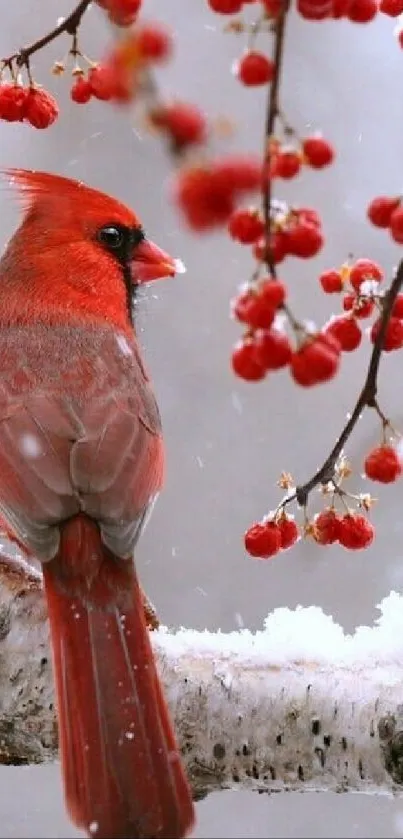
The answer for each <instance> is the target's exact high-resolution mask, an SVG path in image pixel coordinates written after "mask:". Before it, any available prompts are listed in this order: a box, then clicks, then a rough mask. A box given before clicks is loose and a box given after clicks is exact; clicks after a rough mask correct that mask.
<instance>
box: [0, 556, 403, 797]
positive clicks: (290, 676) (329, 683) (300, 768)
mask: <svg viewBox="0 0 403 839" xmlns="http://www.w3.org/2000/svg"><path fill="white" fill-rule="evenodd" d="M0 592H1V597H0V685H1V687H0V762H3V763H13V764H15V763H29V762H41V761H45V760H50V759H53V758H54V757H56V755H57V730H56V724H55V716H54V705H53V701H54V700H53V687H52V675H51V668H50V657H49V648H48V625H47V619H46V610H45V604H44V599H43V597H42V583H41V577H40V575H39V574H38V572H36V571H35V570H33V569H32V568H31V567H30V566H28V565H26V564H25V563H24V562H22V561H19V560H15V559H13V560H11V559H10V558H9V557H6V556H4V555H1V556H0ZM379 608H380V612H381V615H380V617H379V619H378V620H377V621H376V625H375V626H374V627H372V628H369V627H360V628H358V629H357V631H356V632H355V634H354V635H345V634H344V632H343V630H342V628H341V627H340V626H338V625H337V624H336V623H334V621H333V619H332V618H331V617H329V616H327V615H325V614H324V613H323V612H322V610H321V609H320V608H318V607H316V606H311V607H309V608H301V607H299V608H297V609H296V610H295V611H293V610H290V609H286V608H281V609H276V610H275V611H274V612H273V613H272V614H271V615H269V617H268V618H267V619H266V621H265V626H264V629H263V630H262V631H260V632H256V633H252V632H249V631H248V630H241V631H239V632H231V633H221V632H217V633H211V632H207V631H204V632H196V631H194V630H185V629H180V630H179V631H177V632H174V633H171V632H169V631H168V630H167V629H165V628H164V629H160V630H158V631H157V632H154V633H153V635H152V637H153V643H154V648H155V650H156V653H157V655H158V658H159V662H160V666H161V672H162V675H163V679H164V682H165V685H166V689H167V692H168V698H169V702H170V705H171V708H172V711H173V713H174V715H175V720H176V726H177V731H178V735H179V740H180V743H181V747H182V750H183V753H184V756H185V760H186V762H187V766H188V770H189V772H190V776H191V779H192V783H193V786H194V792H195V797H196V798H202V797H203V796H205V795H206V794H207V793H209V792H210V791H213V790H218V789H225V788H230V787H233V786H235V785H237V786H241V787H243V788H249V789H254V790H261V791H266V792H270V791H280V790H286V789H294V790H306V789H314V790H337V791H340V792H347V791H349V790H359V791H362V792H363V791H366V792H375V793H381V792H398V791H400V789H402V787H403V665H402V661H403V597H402V596H400V595H398V594H396V593H393V592H392V593H391V594H390V595H389V597H387V598H386V599H385V600H383V602H382V603H381V604H380V607H379Z"/></svg>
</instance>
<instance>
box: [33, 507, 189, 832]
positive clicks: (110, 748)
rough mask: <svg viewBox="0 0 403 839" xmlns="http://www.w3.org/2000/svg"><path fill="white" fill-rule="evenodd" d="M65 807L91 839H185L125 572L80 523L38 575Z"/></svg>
mask: <svg viewBox="0 0 403 839" xmlns="http://www.w3.org/2000/svg"><path fill="white" fill-rule="evenodd" d="M44 581H45V589H46V595H47V603H48V610H49V619H50V626H51V639H52V647H53V662H54V674H55V683H56V696H57V706H58V722H59V740H60V752H61V761H62V770H63V776H64V788H65V796H66V802H67V807H68V810H69V812H70V815H71V818H72V820H73V821H74V822H75V824H76V825H77V826H78V827H80V828H82V829H84V830H86V831H87V834H88V835H90V836H94V837H97V839H104V837H105V839H129V837H130V839H136V837H138V839H151V838H152V839H182V837H185V836H187V835H188V834H189V832H190V830H191V829H192V826H193V823H194V809H193V802H192V796H191V792H190V788H189V785H188V782H187V778H186V775H185V772H184V769H183V766H182V762H181V758H180V755H179V752H178V747H177V744H176V741H175V736H174V733H173V729H172V724H171V721H170V717H169V712H168V709H167V705H166V702H165V698H164V695H163V691H162V687H161V684H160V682H159V678H158V675H157V670H156V665H155V661H154V657H153V653H152V649H151V645H150V640H149V636H148V630H147V627H146V622H145V617H144V610H143V600H142V594H141V591H140V588H139V584H138V581H137V576H136V572H135V569H134V565H133V563H132V562H130V561H128V560H121V559H118V558H116V557H115V556H114V555H113V554H112V553H111V552H110V551H109V550H108V549H107V548H106V547H105V546H104V545H103V543H102V541H101V537H100V533H99V530H98V528H97V526H96V525H95V524H94V523H93V522H91V521H90V520H89V519H88V518H86V517H85V516H77V517H75V518H73V519H71V520H70V521H68V522H66V524H65V525H64V526H63V528H62V532H61V540H60V548H59V552H58V554H57V556H56V557H55V559H53V560H52V561H51V562H49V563H47V564H46V565H45V566H44Z"/></svg>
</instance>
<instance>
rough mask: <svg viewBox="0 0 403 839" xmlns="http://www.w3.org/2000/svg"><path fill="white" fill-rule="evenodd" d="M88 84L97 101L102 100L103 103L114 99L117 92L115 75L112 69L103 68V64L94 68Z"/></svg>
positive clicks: (89, 75)
mask: <svg viewBox="0 0 403 839" xmlns="http://www.w3.org/2000/svg"><path fill="white" fill-rule="evenodd" d="M88 82H89V85H90V90H91V93H92V95H93V96H95V98H96V99H101V100H102V101H103V102H108V101H109V100H110V99H112V97H113V95H114V92H115V74H114V72H113V70H112V68H111V67H109V66H108V67H106V66H105V67H103V66H102V65H101V64H98V66H97V67H92V68H91V70H90V71H89V73H88Z"/></svg>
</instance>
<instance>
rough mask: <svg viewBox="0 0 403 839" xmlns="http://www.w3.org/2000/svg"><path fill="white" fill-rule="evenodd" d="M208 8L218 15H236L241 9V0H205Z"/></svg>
mask: <svg viewBox="0 0 403 839" xmlns="http://www.w3.org/2000/svg"><path fill="white" fill-rule="evenodd" d="M207 2H208V4H209V6H210V9H212V10H213V12H218V14H220V15H236V14H237V13H238V12H240V11H241V9H242V3H243V0H207Z"/></svg>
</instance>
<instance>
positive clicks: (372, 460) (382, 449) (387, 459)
mask: <svg viewBox="0 0 403 839" xmlns="http://www.w3.org/2000/svg"><path fill="white" fill-rule="evenodd" d="M364 471H365V474H366V476H367V478H370V479H371V481H379V482H380V483H381V484H391V483H393V481H395V480H396V478H399V477H400V475H401V473H402V465H401V462H400V458H399V457H398V455H397V452H396V449H394V448H393V446H387V445H386V444H385V445H383V446H378V448H376V449H372V451H371V452H370V453H369V454H368V455H367V457H366V458H365V463H364Z"/></svg>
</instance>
